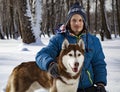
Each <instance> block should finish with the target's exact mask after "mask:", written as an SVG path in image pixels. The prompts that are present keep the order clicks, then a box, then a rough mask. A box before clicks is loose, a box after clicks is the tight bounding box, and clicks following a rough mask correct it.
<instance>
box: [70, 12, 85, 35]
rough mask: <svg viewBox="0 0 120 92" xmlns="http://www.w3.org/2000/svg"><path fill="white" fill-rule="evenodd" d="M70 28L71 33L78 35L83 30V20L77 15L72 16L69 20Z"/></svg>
mask: <svg viewBox="0 0 120 92" xmlns="http://www.w3.org/2000/svg"><path fill="white" fill-rule="evenodd" d="M70 26H71V30H72V31H73V33H74V34H75V35H78V34H79V33H80V32H81V31H82V30H83V26H84V22H83V18H82V17H81V16H80V15H79V14H74V15H73V16H72V17H71V19H70Z"/></svg>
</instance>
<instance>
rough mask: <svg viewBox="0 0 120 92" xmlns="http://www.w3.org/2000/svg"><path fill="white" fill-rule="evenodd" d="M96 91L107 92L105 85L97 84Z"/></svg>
mask: <svg viewBox="0 0 120 92" xmlns="http://www.w3.org/2000/svg"><path fill="white" fill-rule="evenodd" d="M96 92H107V91H106V90H105V87H104V85H101V84H100V85H99V84H98V85H97V91H96Z"/></svg>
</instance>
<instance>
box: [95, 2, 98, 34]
mask: <svg viewBox="0 0 120 92" xmlns="http://www.w3.org/2000/svg"><path fill="white" fill-rule="evenodd" d="M97 4H98V0H96V3H95V34H96V32H97V31H98V30H97V17H98V15H97V14H98V13H97V9H98V7H97Z"/></svg>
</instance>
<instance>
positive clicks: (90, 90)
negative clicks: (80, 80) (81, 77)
mask: <svg viewBox="0 0 120 92" xmlns="http://www.w3.org/2000/svg"><path fill="white" fill-rule="evenodd" d="M77 92H96V87H94V86H91V87H89V88H84V89H78V90H77Z"/></svg>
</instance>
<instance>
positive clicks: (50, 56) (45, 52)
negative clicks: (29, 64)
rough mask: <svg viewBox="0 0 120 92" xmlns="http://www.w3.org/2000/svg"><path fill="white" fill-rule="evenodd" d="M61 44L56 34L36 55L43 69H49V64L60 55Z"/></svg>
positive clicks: (37, 61)
mask: <svg viewBox="0 0 120 92" xmlns="http://www.w3.org/2000/svg"><path fill="white" fill-rule="evenodd" d="M59 53H60V50H59V44H58V41H57V37H56V36H54V37H53V38H51V39H50V41H49V44H48V46H46V47H44V48H42V49H41V50H40V51H39V52H38V53H37V55H36V58H35V59H36V63H37V65H38V66H39V68H41V69H42V70H46V71H47V70H48V65H49V64H50V63H51V62H53V61H55V59H56V57H57V56H58V55H59Z"/></svg>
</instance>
